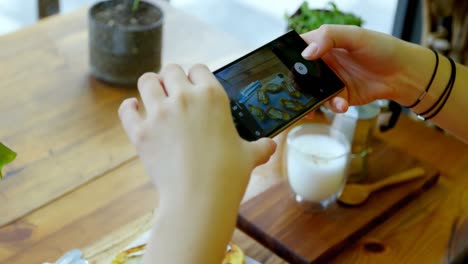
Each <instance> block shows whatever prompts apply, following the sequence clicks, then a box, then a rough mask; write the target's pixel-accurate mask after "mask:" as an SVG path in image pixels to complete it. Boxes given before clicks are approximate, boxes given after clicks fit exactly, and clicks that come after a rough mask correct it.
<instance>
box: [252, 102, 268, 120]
mask: <svg viewBox="0 0 468 264" xmlns="http://www.w3.org/2000/svg"><path fill="white" fill-rule="evenodd" d="M249 111H250V113H252V115H253V116H255V117H256V118H257V119H259V120H260V121H263V120H265V113H263V110H262V109H261V108H260V107H258V106H255V105H249Z"/></svg>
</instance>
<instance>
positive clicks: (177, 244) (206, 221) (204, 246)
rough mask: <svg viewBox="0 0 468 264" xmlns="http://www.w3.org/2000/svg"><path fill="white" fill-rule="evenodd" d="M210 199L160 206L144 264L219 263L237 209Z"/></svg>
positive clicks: (232, 228) (233, 223) (229, 235)
mask: <svg viewBox="0 0 468 264" xmlns="http://www.w3.org/2000/svg"><path fill="white" fill-rule="evenodd" d="M207 195H210V194H207ZM222 199H224V197H222V196H220V197H218V198H217V200H218V201H219V200H222ZM210 200H212V199H208V198H207V199H206V200H204V201H203V202H202V201H200V199H198V198H197V199H192V202H189V201H185V202H181V203H179V202H176V203H173V204H162V205H161V206H160V208H159V209H158V212H157V215H156V219H155V223H154V226H153V230H152V231H151V241H150V243H149V244H148V247H147V249H146V254H145V256H144V260H143V263H144V264H150V263H194V264H197V263H203V264H205V263H206V264H211V263H213V264H219V263H221V261H222V259H223V256H224V253H225V251H226V245H227V243H228V242H229V240H230V238H231V236H232V232H233V230H234V228H235V223H236V216H237V209H238V208H237V207H236V208H229V207H234V206H231V205H228V204H223V203H218V202H216V203H212V202H210ZM205 201H206V202H205Z"/></svg>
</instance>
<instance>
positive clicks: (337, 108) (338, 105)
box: [325, 96, 349, 113]
mask: <svg viewBox="0 0 468 264" xmlns="http://www.w3.org/2000/svg"><path fill="white" fill-rule="evenodd" d="M325 106H326V107H327V108H328V109H330V110H332V111H333V112H335V113H344V112H346V111H348V107H349V104H348V101H347V100H346V99H344V98H342V97H339V96H336V97H333V98H331V99H330V100H328V101H327V102H325Z"/></svg>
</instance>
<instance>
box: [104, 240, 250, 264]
mask: <svg viewBox="0 0 468 264" xmlns="http://www.w3.org/2000/svg"><path fill="white" fill-rule="evenodd" d="M145 247H146V244H143V245H140V246H136V247H133V248H129V249H127V250H124V251H122V252H121V253H120V254H118V255H117V256H115V258H114V259H113V260H112V261H111V264H139V263H141V259H142V258H143V253H144V249H145ZM222 264H245V256H244V252H242V250H241V249H240V248H239V247H238V246H236V245H234V244H233V243H229V245H228V247H227V250H226V254H225V255H224V259H223V262H222Z"/></svg>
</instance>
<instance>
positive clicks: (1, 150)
mask: <svg viewBox="0 0 468 264" xmlns="http://www.w3.org/2000/svg"><path fill="white" fill-rule="evenodd" d="M15 158H16V153H15V152H14V151H13V150H11V149H9V148H7V146H5V145H3V144H2V143H0V179H1V178H3V174H2V168H3V166H5V165H7V164H8V163H10V162H12V161H13V160H14V159H15Z"/></svg>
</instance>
